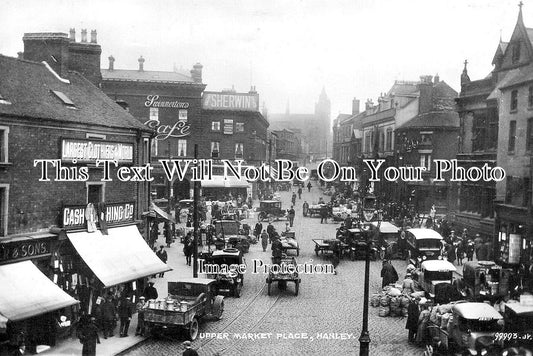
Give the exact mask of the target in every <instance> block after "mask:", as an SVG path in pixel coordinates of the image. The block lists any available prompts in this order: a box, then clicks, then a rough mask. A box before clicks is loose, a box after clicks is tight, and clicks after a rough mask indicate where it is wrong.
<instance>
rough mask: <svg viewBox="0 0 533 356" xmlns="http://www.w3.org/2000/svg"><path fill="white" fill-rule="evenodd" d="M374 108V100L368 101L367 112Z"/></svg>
mask: <svg viewBox="0 0 533 356" xmlns="http://www.w3.org/2000/svg"><path fill="white" fill-rule="evenodd" d="M373 106H374V103H373V102H372V99H367V100H366V103H365V110H367V111H368V110H370V109H372V107H373Z"/></svg>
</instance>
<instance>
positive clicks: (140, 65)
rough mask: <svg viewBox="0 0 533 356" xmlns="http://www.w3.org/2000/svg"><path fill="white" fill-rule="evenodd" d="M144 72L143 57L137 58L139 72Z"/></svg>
mask: <svg viewBox="0 0 533 356" xmlns="http://www.w3.org/2000/svg"><path fill="white" fill-rule="evenodd" d="M143 71H144V58H143V56H140V57H139V72H143Z"/></svg>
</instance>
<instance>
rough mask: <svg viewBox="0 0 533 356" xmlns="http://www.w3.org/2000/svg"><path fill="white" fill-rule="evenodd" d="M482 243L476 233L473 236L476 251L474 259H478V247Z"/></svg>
mask: <svg viewBox="0 0 533 356" xmlns="http://www.w3.org/2000/svg"><path fill="white" fill-rule="evenodd" d="M482 245H483V239H482V238H481V235H480V234H476V237H475V238H474V248H475V251H476V260H478V261H479V249H480V248H481V246H482Z"/></svg>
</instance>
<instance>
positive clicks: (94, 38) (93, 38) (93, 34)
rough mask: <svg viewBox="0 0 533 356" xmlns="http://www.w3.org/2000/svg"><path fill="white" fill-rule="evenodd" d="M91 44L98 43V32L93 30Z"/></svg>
mask: <svg viewBox="0 0 533 356" xmlns="http://www.w3.org/2000/svg"><path fill="white" fill-rule="evenodd" d="M91 43H96V30H91Z"/></svg>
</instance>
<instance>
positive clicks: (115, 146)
mask: <svg viewBox="0 0 533 356" xmlns="http://www.w3.org/2000/svg"><path fill="white" fill-rule="evenodd" d="M98 159H108V160H116V161H117V162H118V163H133V144H132V143H125V142H113V141H103V140H90V139H80V138H64V139H62V140H61V161H63V162H69V163H72V162H76V163H96V160H98Z"/></svg>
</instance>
